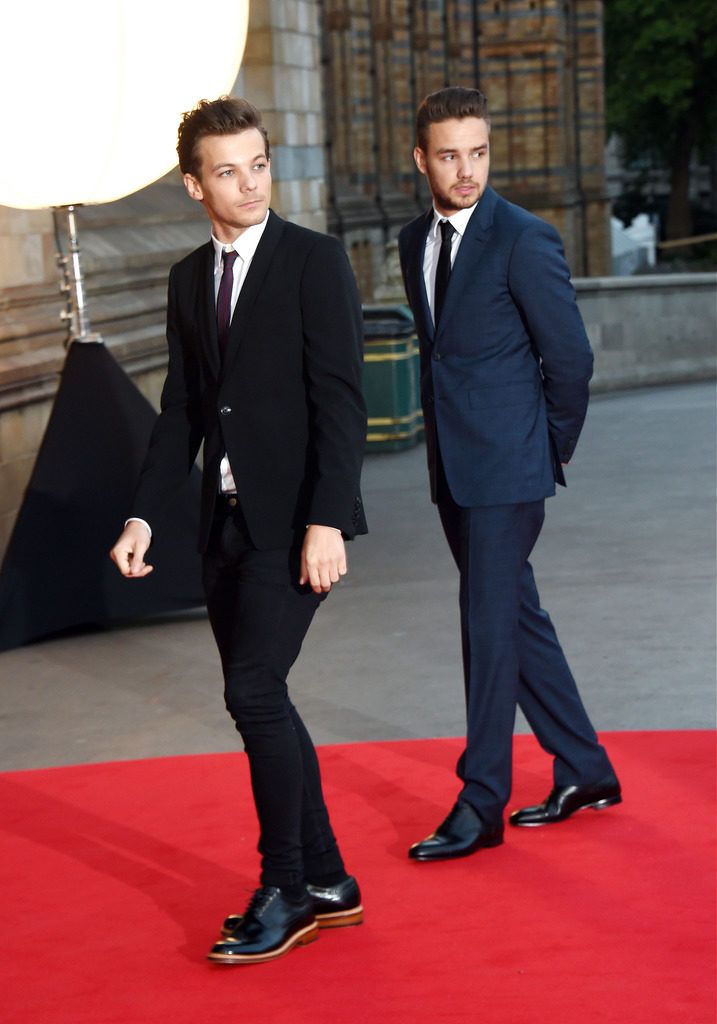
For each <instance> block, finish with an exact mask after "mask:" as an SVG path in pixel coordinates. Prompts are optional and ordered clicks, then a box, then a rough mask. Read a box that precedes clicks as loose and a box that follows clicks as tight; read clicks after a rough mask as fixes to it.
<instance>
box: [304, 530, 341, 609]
mask: <svg viewBox="0 0 717 1024" xmlns="http://www.w3.org/2000/svg"><path fill="white" fill-rule="evenodd" d="M347 572H348V565H347V564H346V548H345V546H344V539H343V537H342V536H341V531H340V530H335V529H334V528H333V527H332V526H317V525H313V526H307V528H306V535H305V536H304V544H303V546H302V548H301V574H300V576H299V583H300V584H304V583H308V584H309V585H310V587H311V589H312V590H313V591H314V593H316V594H322V593H327V592H328V591H329V590H331V585H332V584H333V583H338V581H339V579H340V578H341V577H342V576H345V575H346V573H347Z"/></svg>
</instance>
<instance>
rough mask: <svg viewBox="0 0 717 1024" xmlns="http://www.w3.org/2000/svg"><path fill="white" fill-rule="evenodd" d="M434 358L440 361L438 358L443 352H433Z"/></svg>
mask: <svg viewBox="0 0 717 1024" xmlns="http://www.w3.org/2000/svg"><path fill="white" fill-rule="evenodd" d="M433 358H434V359H435V360H436V362H438V360H439V359H440V358H441V353H440V352H434V353H433Z"/></svg>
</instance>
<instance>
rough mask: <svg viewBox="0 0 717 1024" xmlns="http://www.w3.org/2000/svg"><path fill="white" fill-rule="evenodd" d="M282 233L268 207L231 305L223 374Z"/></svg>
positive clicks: (228, 369) (229, 364)
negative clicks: (252, 254)
mask: <svg viewBox="0 0 717 1024" xmlns="http://www.w3.org/2000/svg"><path fill="white" fill-rule="evenodd" d="M283 233H284V221H283V220H282V219H281V217H277V215H276V214H275V213H274V212H273V210H270V211H269V220H268V221H267V224H266V227H265V228H264V233H263V234H262V236H261V240H260V242H259V245H258V246H257V249H256V252H255V253H254V256H253V258H252V261H251V264H250V266H249V270H248V272H247V275H246V277H245V278H244V283H243V284H242V287H241V291H240V292H239V298H238V299H237V304H236V306H235V307H234V313H233V315H232V322H231V327H230V330H229V345H228V347H227V352H226V357H225V360H224V368H223V373H224V375H225V376H226V375H227V374H228V373H229V372H230V371H231V368H232V365H233V363H234V360H235V359H236V355H237V352H238V351H239V346H240V344H241V340H242V335H243V332H244V328H245V326H246V323H247V320H248V318H249V314H250V313H251V310H252V307H253V305H254V303H255V302H256V298H257V295H258V294H259V291H260V290H261V286H262V284H263V283H264V278H265V277H266V274H267V271H268V270H269V266H270V264H271V261H272V258H273V256H274V251H275V249H276V247H277V245H278V244H279V240H280V238H281V236H282V235H283Z"/></svg>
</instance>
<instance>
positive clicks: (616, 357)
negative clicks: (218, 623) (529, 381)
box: [0, 0, 717, 558]
mask: <svg viewBox="0 0 717 1024" xmlns="http://www.w3.org/2000/svg"><path fill="white" fill-rule="evenodd" d="M716 23H717V7H715V5H714V3H712V2H709V0H682V2H680V3H678V4H675V3H673V2H670V0H611V2H608V3H601V2H599V0H570V2H564V0H351V2H350V3H349V0H253V2H252V3H251V5H250V13H249V32H248V38H247V44H246V50H245V56H244V61H243V65H242V69H241V71H240V74H239V76H238V79H237V81H236V85H235V88H234V91H235V92H236V93H238V94H243V95H246V96H247V97H248V98H249V99H251V100H252V101H253V102H254V103H255V104H256V105H257V106H258V107H259V108H260V109H261V110H262V111H263V113H264V117H265V120H266V123H267V125H268V128H269V132H270V136H271V139H272V143H273V174H274V180H275V190H274V203H273V205H274V207H275V209H276V210H277V212H279V213H280V214H282V215H283V216H285V217H287V218H289V219H291V220H294V221H296V222H298V223H301V224H304V225H307V226H309V227H312V228H316V229H318V230H320V231H329V232H332V233H334V234H336V235H338V237H339V238H341V240H342V241H343V243H344V244H345V246H346V248H347V250H348V252H349V254H350V257H351V261H352V263H353V266H354V269H355V272H356V276H357V278H358V281H359V284H360V287H361V290H362V295H363V299H364V302H365V303H367V304H368V305H371V306H377V305H378V306H381V307H387V308H388V309H389V310H393V311H394V312H393V314H389V318H388V321H385V320H382V319H381V315H379V320H380V324H379V326H378V328H377V329H376V330H373V332H371V331H369V335H370V336H371V337H372V338H376V336H379V340H380V338H381V337H382V336H385V335H386V334H387V333H388V335H389V336H390V335H391V334H392V333H393V335H395V336H400V335H401V332H402V331H403V332H404V333H407V332H409V330H410V328H406V326H405V324H404V325H403V326H402V325H400V324H399V323H398V320H400V315H399V314H396V304H397V303H398V304H400V303H401V302H402V301H403V291H402V287H401V283H400V275H399V273H398V263H397V256H396V247H395V238H396V236H397V234H398V231H399V229H400V227H401V226H402V225H403V224H404V223H406V221H408V220H409V219H411V218H412V217H413V216H415V215H416V214H417V213H418V212H419V211H420V210H422V209H424V208H425V206H426V204H427V194H426V192H425V186H424V183H423V180H422V179H421V178H420V176H419V175H417V173H416V172H415V169H414V166H413V161H412V158H411V150H412V147H413V122H414V114H415V109H416V106H417V103H418V102H419V101H420V100H421V98H422V97H423V96H424V95H425V94H427V93H428V92H431V91H433V90H435V89H437V88H440V87H442V86H443V85H444V84H464V85H474V84H477V85H479V86H480V88H481V89H482V90H483V91H484V92H485V93H486V94H487V96H488V99H489V104H490V109H491V114H492V141H491V145H492V172H491V180H492V184H493V185H494V187H495V188H496V189H497V190H498V191H500V192H501V193H502V194H504V195H505V196H506V197H507V198H509V199H511V200H514V201H515V202H517V203H519V204H521V205H523V206H525V207H527V208H529V209H531V210H533V211H535V212H536V213H538V214H539V215H540V216H542V217H545V218H546V219H547V220H549V221H551V222H552V223H553V224H554V225H555V226H556V227H557V228H558V230H559V231H560V232H561V234H562V237H563V239H564V242H565V247H566V252H567V256H568V260H569V262H570V265H571V268H572V272H573V275H574V276H575V278H576V286H577V290H578V295H579V301H580V304H581V309H582V312H583V316H584V319H585V320H586V324H587V327H588V332H589V334H590V338H591V341H592V343H593V346H594V348H595V351H596V357H597V372H596V378H595V387H596V390H600V389H601V388H602V389H604V390H606V389H615V388H623V387H632V386H635V385H642V384H656V383H669V382H685V381H693V380H700V379H705V378H710V377H712V376H713V375H714V339H715V324H714V320H715V317H714V311H715V310H714V306H715V300H714V294H715V286H714V282H715V277H714V273H713V272H714V270H715V267H716V266H717V188H716V187H715V186H716V184H717V137H716V130H715V129H716V126H717V106H716V105H715V102H714V97H715V95H717V29H716ZM187 31H191V29H190V28H189V27H188V28H187ZM28 49H29V50H30V49H31V42H29V47H28ZM40 73H41V72H40ZM47 84H48V88H52V87H53V83H47ZM197 98H199V97H197ZM136 116H137V118H141V117H142V111H141V110H138V111H137V113H136ZM37 130H38V131H42V120H41V117H40V119H39V121H38V125H37ZM5 141H6V143H7V144H8V145H10V146H12V144H13V140H12V139H6V140H5ZM50 173H51V168H50ZM78 222H79V226H80V234H81V238H82V247H83V259H84V269H85V272H86V288H87V293H88V301H89V305H90V307H91V310H92V321H93V326H94V327H95V328H96V329H97V330H98V331H100V332H101V333H102V336H103V337H104V340H105V342H106V344H107V346H108V348H109V349H110V351H111V352H112V354H113V355H114V357H115V359H116V360H117V361H118V362H119V364H120V365H121V366H122V368H123V369H124V370H125V371H126V372H127V373H128V374H129V375H130V377H131V378H132V379H133V381H134V382H135V383H136V384H137V386H138V387H139V388H140V390H141V391H142V392H143V393H144V395H146V396H147V397H148V398H149V399H150V401H151V402H152V403H153V404H155V405H156V403H157V401H158V396H159V391H160V388H161V383H162V380H163V374H164V368H165V342H164V303H165V290H166V279H167V272H168V269H169V267H170V265H171V264H172V262H173V261H175V260H176V259H178V258H179V257H181V256H182V255H184V254H185V253H186V252H187V251H188V250H190V249H191V248H193V247H195V246H196V245H198V244H201V243H202V242H203V241H205V240H206V238H207V226H206V219H205V216H204V211H203V210H202V209H200V208H199V206H198V205H197V204H194V203H192V202H191V201H190V200H189V199H188V198H187V197H186V196H185V194H184V190H183V187H182V184H181V179H180V176H179V173H178V171H173V172H172V173H170V174H169V175H167V176H166V177H164V178H163V179H161V180H160V181H158V182H156V183H154V184H153V185H151V186H149V187H147V188H144V189H142V190H141V191H139V192H136V193H135V194H133V195H131V196H129V197H127V198H125V199H122V200H120V201H117V202H113V203H110V204H106V205H100V206H87V207H83V208H81V209H80V210H79V212H78ZM55 249H56V246H55V240H54V238H53V225H52V218H51V214H50V212H49V211H44V210H39V211H35V210H33V211H25V210H18V209H10V208H8V207H0V558H1V557H2V554H3V552H4V551H5V549H6V547H7V544H8V540H9V537H10V535H11V532H12V530H13V526H14V524H15V520H16V516H17V512H18V509H19V507H20V505H21V502H22V498H23V493H24V490H25V487H26V485H27V482H28V480H29V478H30V474H31V472H32V468H33V465H34V461H35V457H36V453H37V450H38V447H39V445H40V442H41V439H42V436H43V432H44V430H45V426H46V424H47V421H48V417H49V414H50V410H51V406H52V402H53V398H54V395H55V392H56V390H57V385H58V376H59V372H60V370H61V368H62V366H63V363H64V359H65V350H64V348H63V341H64V336H65V328H64V327H63V326H62V325H61V323H60V320H59V316H58V313H59V308H60V306H61V300H60V297H59V295H58V277H57V268H56V263H55ZM375 315H376V314H375V313H374V314H373V316H374V318H375ZM392 317H393V320H392ZM369 319H370V317H369ZM392 324H393V326H392ZM374 358H375V359H376V361H379V362H380V361H381V359H382V358H383V356H382V355H381V354H380V353H379V352H378V351H377V353H376V354H375V356H374ZM367 365H368V364H367ZM376 386H377V387H379V388H380V385H379V384H377V385H376ZM409 386H412V385H410V384H409ZM404 397H405V396H404ZM381 401H383V399H382V400H381ZM384 404H385V403H384ZM371 412H373V415H372V418H373V420H374V421H375V423H379V424H380V423H384V425H385V424H386V423H387V422H388V423H390V422H394V423H397V422H398V421H399V420H403V421H404V423H408V424H409V427H408V433H409V434H410V440H411V441H412V442H414V441H416V440H418V438H419V436H420V416H419V415H418V414H417V412H416V410H415V408H411V409H409V411H408V412H406V411H405V410H404V411H402V410H398V411H397V410H396V409H395V408H393V409H392V408H388V407H385V408H381V409H374V410H373V411H372V410H370V413H371ZM376 431H377V432H376ZM390 433H391V432H390V430H389V431H388V432H386V431H384V432H383V434H381V431H380V430H378V428H375V436H376V437H379V438H380V437H384V438H386V437H390ZM399 434H400V432H399V431H395V432H394V436H395V438H398V439H399V440H400V437H399ZM404 434H405V432H404ZM406 436H407V435H406Z"/></svg>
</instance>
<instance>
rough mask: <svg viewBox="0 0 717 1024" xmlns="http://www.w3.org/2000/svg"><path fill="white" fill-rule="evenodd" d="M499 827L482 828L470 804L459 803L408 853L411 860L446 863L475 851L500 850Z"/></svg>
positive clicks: (501, 826)
mask: <svg viewBox="0 0 717 1024" xmlns="http://www.w3.org/2000/svg"><path fill="white" fill-rule="evenodd" d="M502 842H503V825H502V823H501V824H500V825H486V824H485V823H484V822H483V821H481V819H480V817H479V816H478V813H477V811H475V810H474V809H473V808H472V807H471V806H470V804H465V803H462V802H461V801H460V800H459V801H458V803H457V804H455V806H454V807H453V810H452V811H451V813H450V814H449V815H448V817H447V818H446V820H445V821H444V822H442V824H440V825H439V826H438V828H437V829H436V831H435V832H432V833H431V835H430V836H427V837H426V838H425V839H423V840H421V842H420V843H414V844H413V846H412V847H411V849H410V850H409V851H408V856H409V857H411V859H412V860H424V861H425V860H450V859H451V858H453V857H467V856H468V855H469V854H470V853H475V851H476V850H483V849H485V848H486V847H489V846H500V844H501V843H502Z"/></svg>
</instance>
